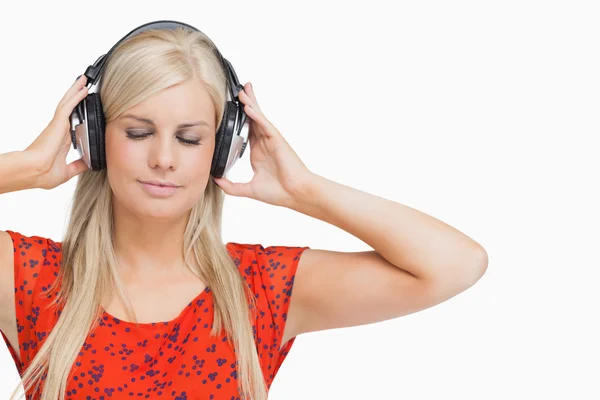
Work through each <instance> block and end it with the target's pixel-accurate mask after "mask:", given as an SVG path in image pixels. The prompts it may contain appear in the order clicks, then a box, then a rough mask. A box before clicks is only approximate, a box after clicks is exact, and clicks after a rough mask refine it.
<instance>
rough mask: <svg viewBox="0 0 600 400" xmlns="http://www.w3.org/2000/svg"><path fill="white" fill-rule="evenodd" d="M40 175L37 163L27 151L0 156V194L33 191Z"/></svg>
mask: <svg viewBox="0 0 600 400" xmlns="http://www.w3.org/2000/svg"><path fill="white" fill-rule="evenodd" d="M39 175H40V170H39V168H38V167H37V162H36V161H35V160H34V157H32V156H31V155H30V154H29V153H27V152H26V151H11V152H8V153H3V154H0V194H2V193H8V192H16V191H19V190H26V189H33V188H35V187H37V186H36V183H37V178H38V176H39Z"/></svg>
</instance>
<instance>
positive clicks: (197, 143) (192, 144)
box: [125, 130, 201, 146]
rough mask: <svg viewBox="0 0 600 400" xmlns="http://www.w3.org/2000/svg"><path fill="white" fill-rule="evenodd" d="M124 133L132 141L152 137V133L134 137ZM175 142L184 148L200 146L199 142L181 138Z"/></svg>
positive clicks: (129, 133) (128, 132) (127, 131)
mask: <svg viewBox="0 0 600 400" xmlns="http://www.w3.org/2000/svg"><path fill="white" fill-rule="evenodd" d="M125 133H126V135H127V137H128V138H129V139H133V140H141V139H143V138H145V137H146V136H150V135H152V132H144V133H142V134H135V135H134V134H133V133H131V131H129V130H126V131H125ZM177 140H179V141H180V142H181V143H183V144H185V145H186V146H197V145H200V144H201V143H200V140H189V139H184V138H181V137H177Z"/></svg>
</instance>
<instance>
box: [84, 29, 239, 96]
mask: <svg viewBox="0 0 600 400" xmlns="http://www.w3.org/2000/svg"><path fill="white" fill-rule="evenodd" d="M177 28H186V29H190V30H193V31H197V32H200V33H202V34H204V32H202V31H201V30H200V29H198V28H196V27H194V26H192V25H190V24H186V23H185V22H179V21H173V20H159V21H152V22H147V23H145V24H143V25H140V26H138V27H137V28H135V29H133V30H132V31H131V32H129V33H128V34H127V35H125V36H123V37H122V38H121V39H120V40H119V41H118V42H117V43H115V44H114V45H113V46H112V47H111V48H110V50H109V51H108V53H106V54H103V55H101V56H100V57H98V59H97V60H96V61H95V62H94V64H93V65H90V66H88V67H87V69H86V70H85V73H84V75H85V76H86V77H87V80H88V84H89V87H90V88H91V87H92V85H94V84H95V83H96V82H97V81H98V79H99V78H100V73H101V72H102V69H103V68H104V64H105V63H106V60H108V59H109V58H110V56H111V55H112V53H113V51H114V50H115V48H116V47H117V46H119V45H120V44H121V43H122V42H124V41H125V40H127V39H129V38H131V37H133V36H135V35H137V34H139V33H142V32H144V31H147V30H150V29H171V30H175V29H177ZM205 36H206V35H205ZM207 37H208V36H207ZM209 40H210V39H209ZM211 43H212V40H211ZM212 44H213V48H214V53H215V55H216V56H217V58H218V59H219V62H220V63H221V66H222V68H223V71H224V72H225V74H226V78H227V82H228V85H227V86H228V89H229V94H230V96H231V99H232V100H233V99H235V100H238V97H237V96H238V93H239V92H240V91H241V90H243V89H244V87H243V86H242V85H240V82H239V80H238V77H237V75H236V73H235V70H234V69H233V67H232V65H231V63H230V62H229V61H228V60H227V59H225V57H223V55H222V54H221V52H220V51H219V49H218V48H217V46H216V45H215V44H214V43H212Z"/></svg>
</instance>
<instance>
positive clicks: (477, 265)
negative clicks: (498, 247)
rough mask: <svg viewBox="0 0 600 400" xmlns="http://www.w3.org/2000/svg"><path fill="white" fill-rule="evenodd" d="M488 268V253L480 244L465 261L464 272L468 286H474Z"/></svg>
mask: <svg viewBox="0 0 600 400" xmlns="http://www.w3.org/2000/svg"><path fill="white" fill-rule="evenodd" d="M487 268H488V254H487V252H486V251H485V249H484V248H483V247H481V246H478V247H477V248H476V249H475V250H474V251H473V253H472V254H471V255H470V256H469V258H468V260H467V261H466V262H465V263H464V266H463V274H464V275H465V280H466V284H467V287H471V286H473V285H474V284H475V283H477V281H479V280H480V279H481V278H482V277H483V275H484V274H485V273H486V271H487Z"/></svg>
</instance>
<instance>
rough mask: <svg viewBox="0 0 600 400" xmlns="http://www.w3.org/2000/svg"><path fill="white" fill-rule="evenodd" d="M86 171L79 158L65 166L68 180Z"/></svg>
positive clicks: (83, 163) (86, 168)
mask: <svg viewBox="0 0 600 400" xmlns="http://www.w3.org/2000/svg"><path fill="white" fill-rule="evenodd" d="M87 170H88V167H87V165H86V164H85V162H84V161H83V160H82V159H81V158H80V159H78V160H75V161H73V162H71V163H69V165H67V171H68V172H67V173H68V178H69V179H68V180H70V179H71V178H72V177H74V176H75V175H79V174H81V173H82V172H84V171H87Z"/></svg>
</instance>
